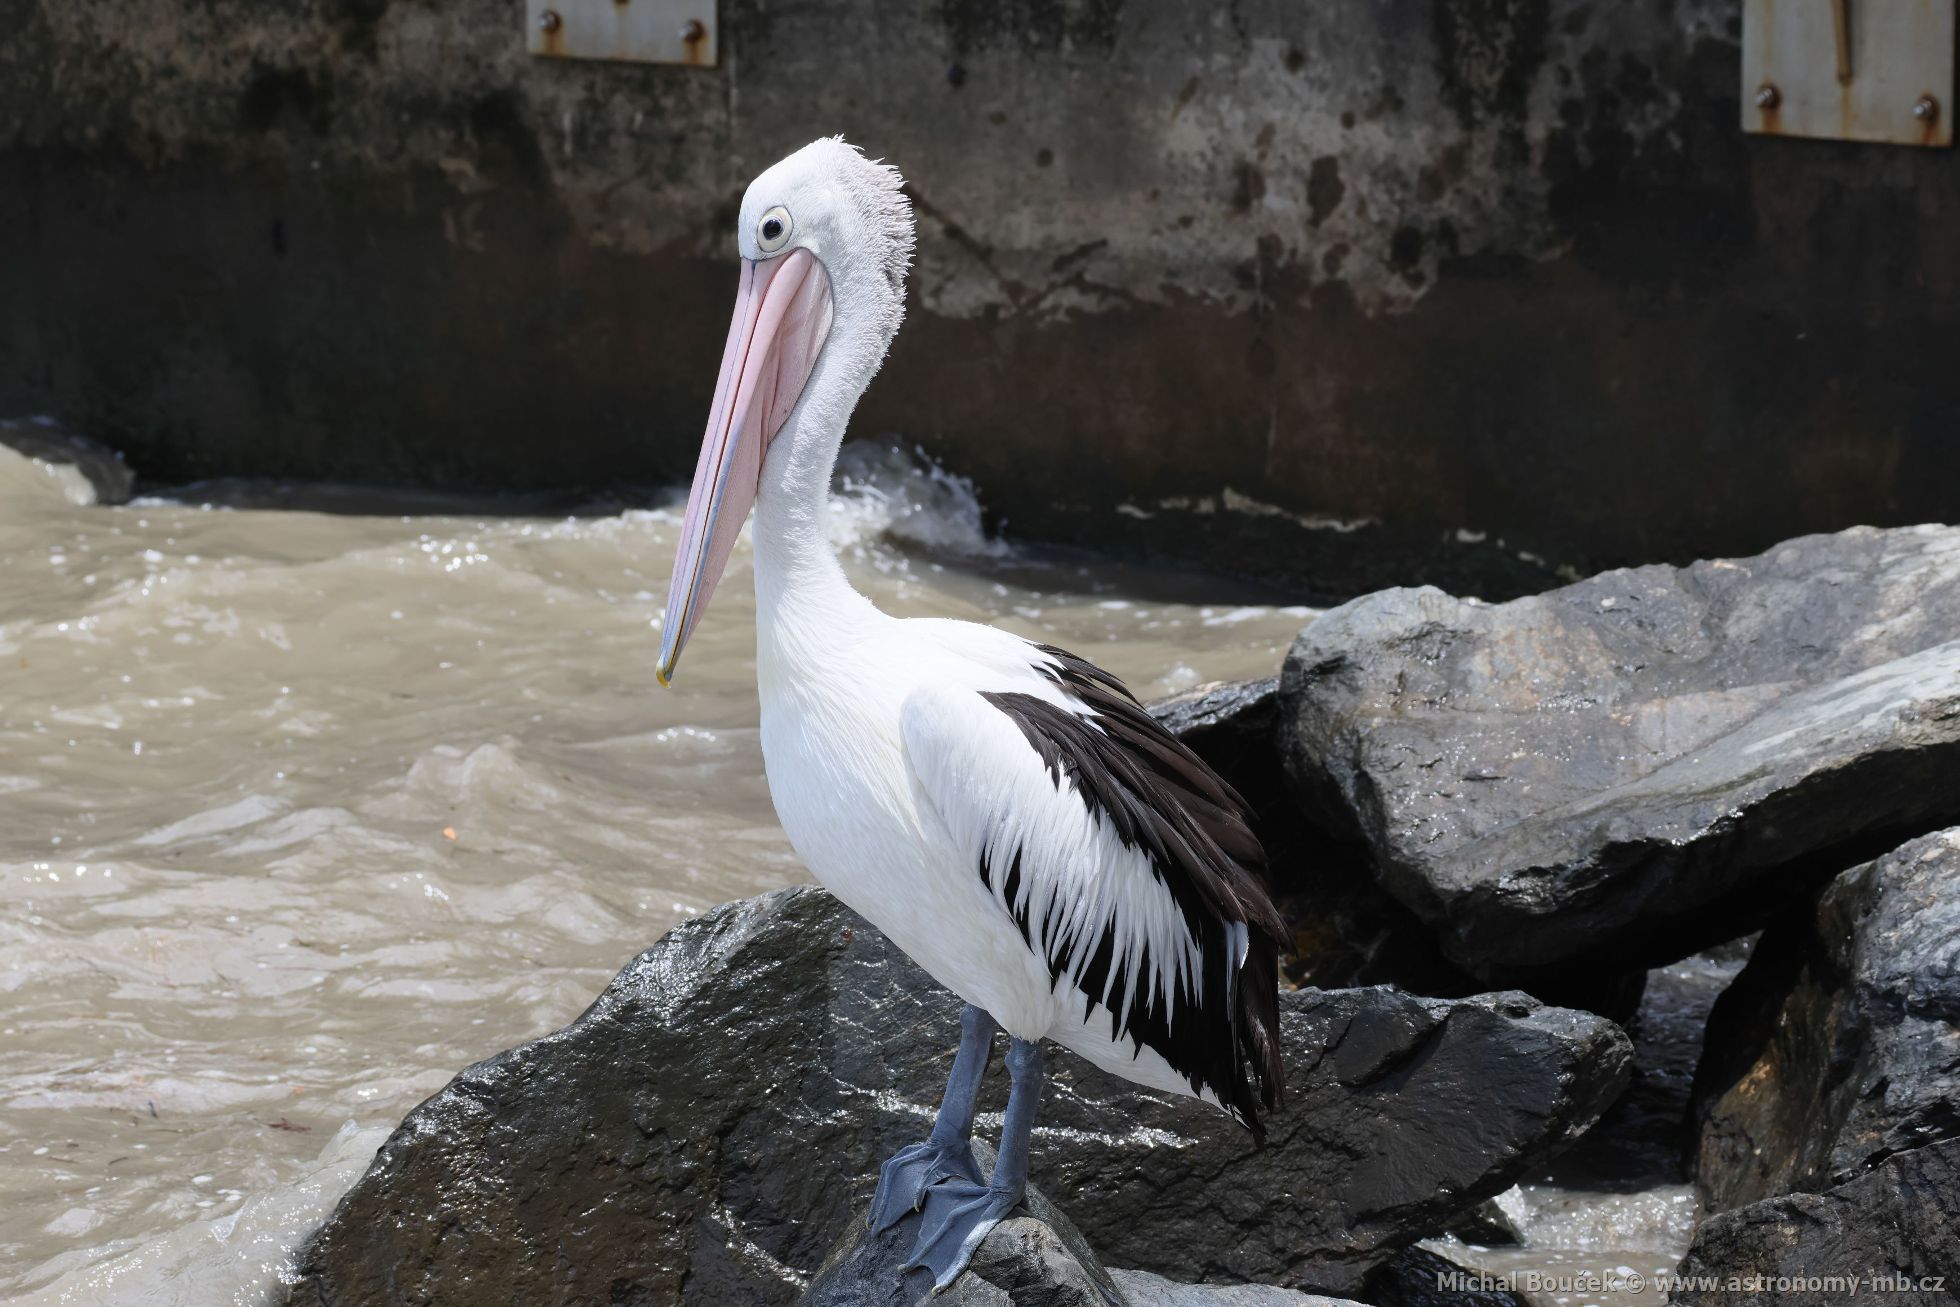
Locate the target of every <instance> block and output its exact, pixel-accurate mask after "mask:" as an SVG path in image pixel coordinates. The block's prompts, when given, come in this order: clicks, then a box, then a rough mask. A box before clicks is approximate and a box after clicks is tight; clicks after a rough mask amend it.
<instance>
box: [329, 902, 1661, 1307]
mask: <svg viewBox="0 0 1960 1307" xmlns="http://www.w3.org/2000/svg"><path fill="white" fill-rule="evenodd" d="M957 1010H958V1003H957V1001H956V1000H954V999H953V998H952V997H951V996H950V995H948V994H946V993H944V992H943V991H941V990H939V989H938V988H936V987H935V986H933V985H932V984H931V983H930V982H929V981H928V980H927V978H926V977H925V975H924V973H923V972H921V971H920V970H919V969H918V968H917V967H915V966H914V965H913V964H912V963H911V962H910V961H908V960H907V959H905V958H904V957H903V956H902V955H900V954H899V953H897V951H896V950H894V949H893V948H891V946H890V945H889V944H887V943H886V942H885V940H884V939H883V938H882V937H881V936H880V935H878V934H877V932H875V931H873V930H871V929H870V928H869V927H867V926H866V925H865V924H864V923H863V922H862V921H860V920H859V919H858V918H857V917H855V916H853V915H852V914H851V913H849V912H848V911H846V910H845V909H844V908H843V907H842V906H840V905H839V904H838V903H837V902H836V901H835V900H834V899H832V898H831V897H830V896H829V895H827V894H825V893H823V892H822V891H820V890H815V889H800V890H786V891H781V892H778V893H775V894H770V895H766V896H764V897H762V898H759V899H754V900H750V901H747V902H744V903H737V904H731V905H728V906H727V907H724V908H721V909H718V910H717V911H715V912H713V913H711V914H709V915H707V916H705V917H703V918H701V919H699V920H696V921H693V922H690V923H687V924H686V925H683V926H681V927H679V928H677V929H676V930H674V931H673V932H671V933H670V934H669V935H668V936H667V937H666V938H665V939H664V940H662V941H661V942H660V943H659V944H657V945H655V946H654V947H653V948H652V949H649V950H648V951H647V952H646V953H645V954H643V955H641V957H640V958H639V959H637V960H636V961H635V962H634V963H633V964H632V965H630V966H629V967H627V968H626V970H625V971H623V972H621V973H620V975H619V976H618V977H617V978H616V979H615V980H614V981H613V983H612V984H611V985H610V986H609V987H608V988H607V990H606V992H605V993H604V994H603V995H601V996H600V998H599V999H598V1001H597V1002H595V1003H594V1004H593V1006H592V1007H591V1009H590V1010H588V1011H587V1012H586V1013H585V1015H584V1016H582V1017H581V1018H580V1019H579V1020H578V1021H577V1022H575V1023H574V1024H573V1025H571V1026H569V1027H567V1028H566V1029H564V1030H561V1031H558V1032H556V1033H554V1034H551V1035H547V1036H545V1037H544V1038H542V1039H539V1040H536V1041H534V1042H533V1043H530V1044H526V1045H524V1046H522V1047H520V1048H516V1049H513V1050H511V1051H509V1052H506V1053H502V1054H499V1055H498V1056H496V1057H494V1058H491V1059H489V1060H488V1061H485V1062H481V1063H478V1064H477V1065H476V1066H473V1067H471V1068H469V1069H468V1070H466V1071H464V1072H463V1073H462V1074H460V1075H459V1076H458V1077H457V1078H456V1079H455V1080H454V1081H453V1082H452V1083H451V1084H450V1085H449V1086H448V1088H446V1089H444V1090H443V1091H442V1092H441V1093H439V1094H437V1095H435V1096H434V1097H433V1098H431V1099H430V1100H429V1101H427V1102H426V1103H424V1104H423V1105H422V1106H420V1107H418V1108H417V1109H416V1110H415V1111H414V1112H412V1113H410V1115H409V1116H408V1118H407V1119H406V1120H405V1121H404V1122H403V1123H402V1125H401V1127H400V1129H398V1130H397V1131H396V1132H395V1134H394V1135H393V1137H391V1138H390V1139H389V1141H388V1142H387V1143H386V1144H384V1145H383V1147H382V1149H381V1151H380V1153H379V1154H378V1155H377V1157H376V1159H375V1162H374V1165H373V1166H372V1167H371V1168H370V1170H369V1171H368V1173H367V1175H366V1176H364V1177H363V1178H362V1180H361V1181H360V1182H359V1183H358V1184H356V1185H355V1186H354V1188H353V1189H352V1190H351V1191H350V1192H349V1193H348V1194H347V1196H346V1197H345V1198H344V1199H343V1200H342V1201H341V1203H340V1205H339V1206H338V1208H337V1209H336V1210H335V1212H334V1213H333V1215H332V1216H331V1217H330V1218H329V1219H328V1221H327V1222H326V1223H325V1225H324V1226H323V1227H322V1228H321V1229H320V1230H319V1231H318V1232H317V1233H316V1234H315V1235H314V1236H313V1237H312V1238H311V1239H309V1240H308V1241H307V1243H306V1245H305V1246H304V1248H303V1249H302V1250H301V1251H300V1253H299V1255H298V1259H297V1275H296V1279H295V1283H294V1286H293V1288H292V1290H291V1298H292V1301H294V1302H299V1303H321V1304H329V1303H355V1302H367V1301H374V1300H384V1299H385V1300H390V1301H408V1302H422V1301H439V1300H444V1299H449V1300H454V1299H455V1298H456V1297H457V1296H458V1295H467V1293H468V1292H470V1291H471V1286H478V1287H480V1286H483V1285H496V1286H497V1292H498V1294H499V1295H500V1296H501V1297H509V1298H522V1299H523V1300H524V1301H526V1302H529V1303H559V1302H572V1301H585V1300H590V1299H592V1298H598V1299H601V1300H604V1299H606V1298H607V1297H608V1296H610V1297H611V1298H612V1299H614V1300H617V1301H641V1300H644V1301H649V1302H671V1301H675V1300H677V1299H680V1298H682V1297H685V1299H686V1300H687V1301H688V1302H691V1303H719V1302H744V1303H758V1304H765V1303H784V1302H788V1301H790V1300H791V1299H792V1298H793V1297H794V1296H795V1294H796V1293H797V1291H798V1289H799V1287H800V1285H801V1283H802V1282H803V1281H804V1280H805V1279H807V1277H809V1276H810V1275H812V1274H814V1273H815V1272H816V1270H817V1269H818V1268H819V1267H820V1266H821V1265H822V1264H823V1263H824V1261H825V1260H826V1256H827V1254H829V1253H830V1251H831V1250H832V1248H833V1247H834V1245H835V1244H836V1242H837V1240H838V1239H839V1237H840V1236H841V1235H843V1234H844V1232H845V1231H846V1229H847V1227H848V1226H849V1224H850V1222H851V1220H852V1213H853V1212H855V1211H857V1210H859V1209H860V1208H861V1206H862V1205H863V1204H864V1203H865V1202H866V1201H867V1200H868V1198H869V1196H870V1190H871V1186H872V1184H873V1182H874V1180H875V1177H876V1171H877V1166H878V1163H879V1162H880V1161H881V1160H882V1159H883V1158H884V1157H886V1156H888V1155H889V1154H890V1153H891V1152H893V1151H894V1150H895V1149H897V1148H898V1147H899V1146H901V1145H902V1144H905V1143H908V1142H913V1141H915V1140H916V1139H918V1138H920V1137H922V1136H923V1134H924V1132H925V1130H926V1128H927V1125H928V1122H929V1119H930V1116H931V1113H932V1111H933V1108H934V1105H935V1104H936V1102H937V1098H938V1094H939V1091H940V1088H941V1087H942V1085H943V1082H944V1077H945V1073H946V1068H947V1065H948V1063H949V1060H950V1057H951V1054H952V1048H953V1045H954V1043H955V1033H956V1013H957ZM1282 1034H1283V1038H1284V1040H1285V1046H1286V1061H1287V1068H1288V1083H1287V1094H1288V1098H1289V1103H1290V1107H1289V1110H1287V1111H1286V1112H1285V1113H1283V1114H1282V1115H1279V1116H1277V1117H1275V1118H1274V1120H1273V1122H1272V1127H1273V1128H1272V1134H1271V1137H1270V1138H1269V1140H1268V1142H1267V1144H1266V1146H1265V1147H1263V1148H1256V1147H1255V1146H1254V1145H1253V1142H1252V1140H1251V1137H1250V1136H1249V1135H1247V1134H1246V1133H1245V1132H1244V1131H1242V1130H1241V1129H1239V1128H1238V1127H1237V1126H1235V1125H1233V1124H1231V1122H1229V1121H1228V1120H1227V1119H1226V1118H1225V1117H1224V1116H1223V1115H1222V1114H1220V1113H1219V1112H1217V1111H1216V1110H1215V1109H1212V1108H1209V1107H1206V1106H1204V1105H1203V1104H1200V1103H1196V1102H1194V1101H1191V1100H1186V1099H1171V1098H1167V1097H1166V1096H1164V1095H1159V1094H1154V1093H1150V1092H1146V1091H1143V1090H1139V1089H1137V1088H1135V1087H1133V1086H1131V1085H1128V1084H1126V1083H1124V1082H1122V1081H1119V1080H1116V1079H1114V1078H1112V1077H1109V1076H1107V1075H1104V1074H1102V1073H1100V1072H1097V1071H1095V1070H1093V1069H1092V1068H1090V1067H1088V1066H1086V1065H1084V1064H1083V1063H1081V1062H1079V1061H1078V1060H1076V1059H1074V1058H1072V1057H1070V1056H1068V1055H1066V1054H1059V1053H1058V1054H1057V1055H1056V1056H1055V1057H1054V1058H1053V1059H1052V1061H1051V1064H1050V1065H1051V1078H1050V1085H1049V1093H1048V1097H1047V1099H1046V1101H1045V1102H1044V1105H1043V1111H1042V1117H1041V1121H1040V1124H1039V1125H1038V1126H1037V1129H1036V1134H1035V1140H1034V1156H1033V1171H1034V1176H1035V1178H1036V1180H1037V1181H1038V1182H1039V1183H1040V1184H1042V1185H1043V1186H1045V1188H1046V1189H1047V1190H1048V1192H1050V1193H1052V1194H1059V1195H1066V1196H1067V1203H1068V1208H1069V1211H1070V1213H1071V1215H1072V1217H1073V1218H1074V1220H1075V1221H1076V1223H1077V1224H1078V1225H1079V1226H1080V1227H1081V1229H1082V1231H1083V1233H1084V1234H1085V1235H1086V1237H1087V1238H1088V1239H1089V1241H1090V1242H1091V1244H1092V1245H1093V1246H1094V1247H1095V1248H1096V1250H1097V1251H1098V1252H1099V1253H1100V1254H1101V1256H1102V1257H1103V1258H1104V1260H1105V1261H1107V1262H1110V1263H1114V1264H1116V1265H1124V1266H1131V1267H1138V1268H1141V1269H1143V1270H1147V1271H1150V1272H1154V1273H1156V1274H1159V1275H1165V1276H1169V1277H1171V1278H1172V1279H1177V1280H1227V1281H1249V1282H1258V1283H1269V1284H1287V1285H1304V1286H1309V1287H1315V1288H1319V1289H1321V1290H1323V1291H1327V1292H1341V1291H1345V1290H1347V1289H1349V1288H1351V1286H1353V1285H1354V1284H1356V1283H1358V1282H1359V1280H1360V1278H1361V1277H1362V1276H1363V1275H1364V1274H1365V1273H1366V1272H1367V1271H1368V1270H1369V1269H1370V1268H1371V1267H1372V1266H1373V1265H1374V1264H1375V1263H1377V1262H1378V1261H1380V1260H1381V1259H1382V1258H1383V1257H1385V1256H1386V1255H1388V1253H1389V1252H1391V1251H1392V1250H1393V1249H1394V1248H1396V1247H1398V1246H1401V1245H1403V1244H1407V1243H1409V1242H1411V1241H1412V1240H1414V1239H1416V1238H1419V1237H1421V1236H1423V1235H1426V1234H1428V1233H1431V1232H1433V1231H1435V1230H1437V1229H1439V1228H1441V1227H1442V1226H1443V1225H1445V1224H1447V1223H1448V1222H1449V1221H1450V1219H1451V1218H1452V1217H1453V1216H1454V1215H1455V1214H1457V1213H1458V1212H1461V1211H1463V1210H1464V1209H1465V1208H1468V1207H1471V1206H1474V1205H1475V1204H1476V1203H1478V1202H1480V1201H1481V1200H1483V1199H1484V1198H1487V1197H1490V1196H1491V1195H1493V1194H1495V1193H1497V1192H1499V1191H1501V1190H1503V1189H1504V1188H1506V1187H1508V1186H1509V1185H1511V1184H1512V1183H1513V1182H1515V1181H1516V1180H1517V1179H1518V1178H1519V1177H1520V1176H1521V1175H1522V1174H1524V1173H1525V1172H1526V1171H1528V1170H1529V1169H1531V1168H1532V1167H1535V1166H1538V1165H1541V1164H1542V1163H1543V1162H1544V1160H1545V1159H1546V1158H1547V1157H1549V1156H1551V1155H1552V1154H1553V1153H1555V1152H1556V1151H1557V1150H1558V1149H1560V1148H1562V1147H1564V1146H1565V1145H1566V1144H1568V1143H1569V1142H1570V1141H1571V1140H1572V1139H1573V1138H1574V1137H1575V1136H1576V1135H1578V1134H1579V1133H1580V1132H1581V1131H1582V1130H1584V1129H1585V1128H1586V1126H1587V1125H1589V1124H1590V1123H1591V1122H1592V1121H1593V1120H1594V1119H1595V1118H1597V1116H1598V1115H1599V1114H1600V1113H1601V1112H1602V1111H1604V1110H1605V1108H1606V1107H1607V1105H1608V1104H1610V1103H1611V1102H1612V1100H1613V1098H1614V1097H1615V1096H1616V1095H1617V1094H1618V1093H1619V1091H1620V1088H1621V1086H1622V1085H1623V1084H1624V1082H1625V1078H1626V1074H1627V1062H1628V1056H1629V1054H1628V1046H1627V1041H1626V1038H1625V1036H1623V1035H1622V1034H1621V1033H1620V1032H1619V1031H1618V1030H1617V1029H1616V1028H1615V1027H1613V1026H1612V1025H1611V1024H1610V1023H1608V1022H1605V1021H1602V1020H1600V1019H1599V1018H1597V1017H1593V1016H1590V1015H1587V1014H1584V1013H1578V1012H1568V1011H1561V1010H1558V1009H1553V1008H1546V1007H1543V1006H1541V1005H1540V1004H1538V1003H1536V1002H1535V1001H1533V1000H1532V999H1530V998H1528V997H1526V996H1525V995H1521V994H1494V995H1484V996H1481V997H1478V998H1474V999H1466V1000H1454V1001H1452V1000H1441V999H1424V998H1417V997H1413V996H1410V995H1407V994H1404V993H1400V992H1397V991H1394V990H1390V989H1385V988H1379V989H1361V990H1344V991H1335V992H1322V991H1299V992H1293V993H1288V994H1286V995H1284V996H1283V999H1282ZM1002 1079H1003V1077H1002V1076H1001V1074H1000V1073H999V1071H998V1068H996V1074H995V1076H994V1078H993V1079H992V1080H991V1081H990V1084H989V1087H988V1089H987V1091H986V1092H987V1094H988V1095H990V1101H994V1102H998V1101H999V1100H1000V1098H1001V1097H1002V1096H1003V1092H1004V1087H1003V1085H1002V1083H1001V1080H1002ZM994 1128H996V1126H995V1124H994V1123H993V1122H992V1119H991V1118H983V1130H992V1129H994ZM636 1294H637V1295H641V1297H640V1298H635V1297H634V1296H633V1295H636Z"/></svg>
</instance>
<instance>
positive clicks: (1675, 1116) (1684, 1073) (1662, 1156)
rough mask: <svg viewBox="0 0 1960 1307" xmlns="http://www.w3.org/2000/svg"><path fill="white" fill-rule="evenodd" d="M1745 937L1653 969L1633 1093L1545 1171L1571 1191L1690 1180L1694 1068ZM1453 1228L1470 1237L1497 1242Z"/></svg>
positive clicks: (1639, 1017)
mask: <svg viewBox="0 0 1960 1307" xmlns="http://www.w3.org/2000/svg"><path fill="white" fill-rule="evenodd" d="M1749 943H1750V942H1749V941H1747V940H1738V941H1736V942H1734V943H1730V944H1725V945H1722V946H1721V947H1719V948H1715V949H1711V950H1709V951H1707V952H1704V953H1697V954H1695V955H1694V956H1693V957H1688V958H1683V959H1681V960H1680V961H1679V962H1670V963H1669V964H1668V965H1666V966H1664V967H1656V968H1654V970H1652V971H1650V972H1649V973H1647V987H1646V992H1645V993H1644V994H1643V995H1642V996H1641V1000H1640V1006H1639V1008H1638V1009H1636V1010H1635V1012H1634V1013H1633V1016H1632V1019H1631V1020H1630V1021H1628V1023H1627V1025H1626V1032H1627V1034H1628V1035H1629V1036H1630V1037H1631V1038H1632V1039H1633V1074H1632V1076H1631V1078H1630V1079H1629V1080H1628V1082H1627V1091H1626V1092H1625V1093H1624V1094H1621V1095H1620V1097H1619V1101H1618V1102H1616V1103H1614V1104H1613V1107H1612V1109H1611V1110H1610V1111H1608V1112H1607V1113H1606V1115H1605V1116H1603V1117H1601V1118H1600V1119H1599V1124H1597V1125H1595V1126H1594V1127H1593V1128H1592V1129H1590V1130H1588V1131H1586V1134H1585V1137H1584V1138H1583V1139H1581V1140H1580V1141H1579V1142H1578V1143H1576V1144H1574V1145H1573V1146H1572V1147H1571V1149H1569V1150H1568V1151H1566V1152H1565V1153H1563V1154H1561V1155H1560V1156H1559V1157H1558V1159H1557V1160H1555V1161H1554V1162H1553V1163H1552V1164H1551V1165H1550V1166H1549V1167H1547V1168H1546V1170H1545V1178H1546V1179H1547V1180H1549V1181H1550V1182H1552V1183H1554V1184H1557V1185H1561V1186H1563V1187H1565V1188H1570V1189H1600V1190H1609V1191H1613V1192H1621V1193H1624V1192H1626V1191H1628V1190H1630V1189H1648V1188H1652V1187H1654V1186H1656V1185H1673V1184H1680V1183H1681V1182H1682V1181H1684V1180H1686V1179H1687V1178H1688V1172H1689V1169H1690V1165H1691V1159H1692V1157H1693V1154H1694V1134H1693V1131H1692V1130H1691V1129H1690V1124H1689V1105H1690V1103H1691V1101H1692V1099H1693V1091H1694V1080H1695V1068H1696V1066H1697V1064H1698V1063H1699V1061H1700V1059H1701V1054H1702V1042H1703V1034H1704V1032H1705V1030H1706V1029H1707V1026H1708V1018H1709V1013H1710V1012H1711V1011H1712V1010H1713V1009H1714V1007H1715V1003H1716V1000H1717V999H1718V998H1720V996H1721V995H1722V993H1723V992H1724V990H1725V989H1726V988H1727V986H1728V985H1729V984H1730V983H1731V982H1732V981H1734V979H1735V978H1736V975H1737V973H1739V972H1740V971H1741V970H1742V968H1743V964H1744V963H1745V962H1746V961H1747V960H1748V957H1749ZM1452 1233H1454V1234H1456V1235H1457V1236H1458V1237H1459V1238H1462V1239H1463V1240H1464V1242H1466V1243H1480V1244H1485V1245H1490V1244H1492V1243H1493V1242H1495V1241H1494V1240H1491V1239H1488V1238H1472V1237H1470V1235H1469V1234H1466V1233H1464V1232H1463V1231H1462V1230H1460V1229H1458V1230H1453V1231H1452Z"/></svg>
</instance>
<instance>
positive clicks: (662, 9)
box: [524, 0, 717, 68]
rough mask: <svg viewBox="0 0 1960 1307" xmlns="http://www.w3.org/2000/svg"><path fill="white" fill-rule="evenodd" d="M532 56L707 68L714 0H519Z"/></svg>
mask: <svg viewBox="0 0 1960 1307" xmlns="http://www.w3.org/2000/svg"><path fill="white" fill-rule="evenodd" d="M524 23H525V29H526V30H527V31H528V32H529V33H530V37H529V40H530V49H531V53H532V54H535V55H543V56H545V57H547V58H556V59H615V60H619V61H621V62H623V63H636V64H692V65H694V66H695V67H697V68H712V67H714V64H715V59H716V57H717V53H716V32H715V0H525V4H524Z"/></svg>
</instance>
